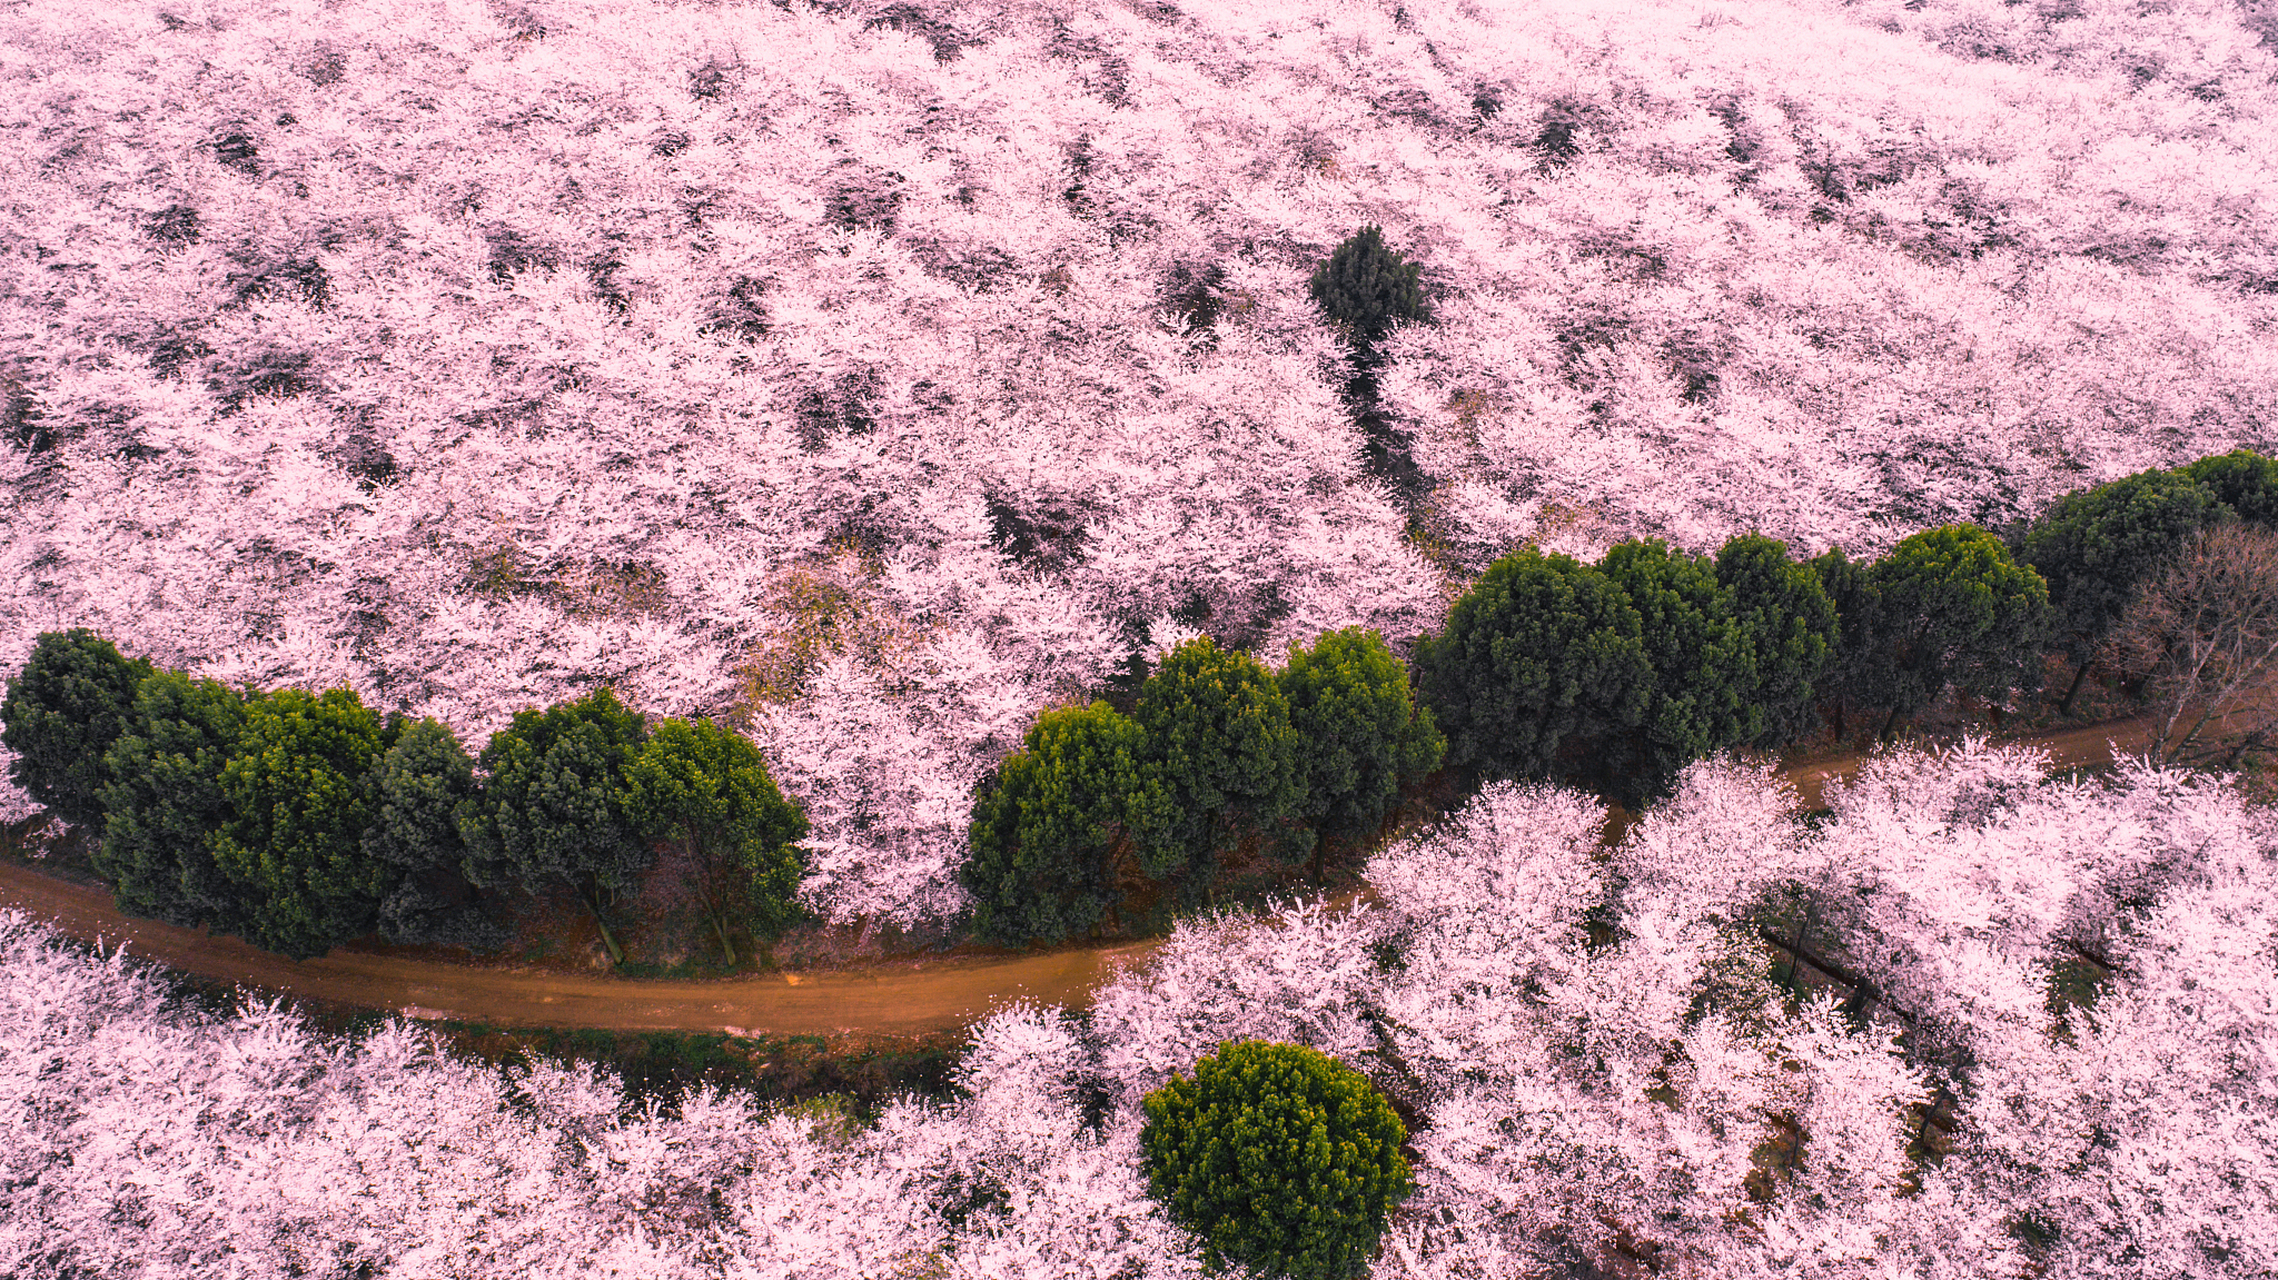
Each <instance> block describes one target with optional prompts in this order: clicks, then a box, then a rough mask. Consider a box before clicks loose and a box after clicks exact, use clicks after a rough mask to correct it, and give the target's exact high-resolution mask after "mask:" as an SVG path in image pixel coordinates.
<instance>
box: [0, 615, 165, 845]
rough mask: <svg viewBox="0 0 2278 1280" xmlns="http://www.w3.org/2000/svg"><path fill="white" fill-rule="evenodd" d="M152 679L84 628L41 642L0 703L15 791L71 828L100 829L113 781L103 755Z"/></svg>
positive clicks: (139, 663) (139, 662)
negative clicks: (143, 686)
mask: <svg viewBox="0 0 2278 1280" xmlns="http://www.w3.org/2000/svg"><path fill="white" fill-rule="evenodd" d="M150 674H151V665H150V662H149V661H148V660H147V659H142V658H136V659H134V660H132V661H129V660H128V659H127V658H125V657H122V656H121V655H120V653H119V651H118V649H117V648H116V647H115V646H113V645H112V644H111V642H110V641H108V640H105V639H103V638H102V637H101V636H98V635H96V634H95V633H94V632H92V631H89V630H87V629H86V628H84V627H75V628H73V629H71V630H69V631H50V632H47V633H46V634H44V635H42V636H41V637H40V638H39V641H38V643H36V644H35V645H33V647H32V654H31V657H30V659H29V660H27V661H26V662H25V663H24V668H23V670H22V671H20V672H18V673H17V674H16V675H15V676H13V677H12V678H10V679H9V681H8V692H7V698H6V700H5V701H0V721H5V722H6V727H5V728H4V729H0V743H5V744H7V747H8V749H9V750H11V751H13V752H15V753H16V760H15V762H14V763H13V764H12V765H10V767H9V768H10V773H11V774H12V776H13V777H14V778H15V780H16V785H18V786H20V787H22V788H23V789H24V790H25V791H27V792H29V793H30V794H31V797H32V798H33V799H34V800H37V801H39V802H40V803H41V804H43V805H46V806H47V807H48V808H49V809H51V810H53V811H55V813H56V815H57V816H59V817H61V818H63V819H64V820H65V821H66V822H69V823H71V824H73V825H74V826H83V827H87V828H90V829H93V828H95V827H97V826H99V825H100V824H101V823H102V820H103V803H102V799H101V797H100V794H99V793H100V792H101V790H102V788H103V784H104V783H106V782H108V781H109V780H110V778H109V774H108V772H107V771H106V770H105V768H104V765H103V753H104V752H106V751H109V750H110V749H111V744H112V743H114V742H116V741H118V739H119V735H120V734H121V733H123V732H124V731H125V729H126V726H127V723H128V721H129V720H130V719H131V718H132V715H133V711H134V696H135V689H136V687H137V686H139V685H140V684H141V683H142V681H143V679H144V677H146V676H148V675H150Z"/></svg>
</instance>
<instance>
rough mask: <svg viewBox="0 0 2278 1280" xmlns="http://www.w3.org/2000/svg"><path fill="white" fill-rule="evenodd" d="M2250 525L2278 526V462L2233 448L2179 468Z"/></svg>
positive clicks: (2248, 451) (2249, 451)
mask: <svg viewBox="0 0 2278 1280" xmlns="http://www.w3.org/2000/svg"><path fill="white" fill-rule="evenodd" d="M2180 470H2181V472H2182V474H2183V475H2185V476H2187V477H2189V478H2190V479H2192V480H2196V481H2198V482H2199V483H2200V484H2202V485H2205V486H2206V488H2207V491H2208V492H2209V493H2212V494H2214V495H2215V501H2217V502H2220V503H2222V504H2223V505H2224V506H2226V507H2229V508H2230V509H2231V511H2232V512H2233V513H2234V514H2236V515H2237V516H2238V518H2239V519H2241V520H2244V521H2246V522H2247V523H2248V524H2259V525H2269V526H2272V527H2278V459H2273V458H2268V457H2265V456H2263V455H2262V454H2259V453H2256V452H2255V451H2254V450H2252V449H2233V450H2231V451H2230V452H2229V453H2218V454H2216V455H2214V456H2213V457H2208V458H2201V459H2199V460H2198V461H2197V462H2194V463H2191V464H2190V465H2189V466H2186V467H2182V468H2180Z"/></svg>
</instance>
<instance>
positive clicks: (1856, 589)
mask: <svg viewBox="0 0 2278 1280" xmlns="http://www.w3.org/2000/svg"><path fill="white" fill-rule="evenodd" d="M1804 563H1805V564H1806V566H1807V567H1809V568H1810V569H1811V571H1812V573H1813V574H1814V575H1815V576H1816V577H1818V579H1819V585H1820V588H1821V589H1822V590H1824V591H1825V592H1826V593H1827V599H1828V602H1829V603H1831V604H1833V605H1834V606H1835V619H1836V631H1837V639H1836V643H1835V652H1834V654H1833V656H1832V657H1831V658H1830V659H1829V661H1828V664H1827V673H1826V676H1825V678H1824V680H1823V681H1822V683H1821V686H1820V692H1821V694H1822V696H1823V698H1824V699H1825V700H1827V701H1830V702H1832V703H1833V704H1834V706H1835V710H1836V719H1837V729H1838V731H1840V729H1841V727H1842V724H1841V722H1842V716H1843V712H1844V709H1845V708H1847V707H1880V706H1887V705H1889V702H1890V699H1889V696H1888V694H1889V690H1888V684H1889V676H1890V670H1889V663H1887V662H1886V661H1884V660H1883V651H1884V646H1883V643H1882V640H1881V637H1882V635H1883V632H1884V631H1885V630H1886V628H1885V627H1884V625H1883V618H1882V593H1881V592H1880V591H1878V590H1877V589H1876V588H1875V584H1874V582H1873V581H1872V579H1871V578H1870V577H1869V576H1868V573H1867V570H1868V568H1869V567H1871V565H1872V563H1873V562H1872V561H1867V560H1853V559H1851V558H1850V557H1849V556H1847V555H1845V554H1843V548H1841V547H1830V548H1828V549H1827V550H1826V551H1825V552H1823V553H1821V554H1820V555H1817V556H1814V557H1813V558H1811V559H1810V560H1807V561H1805V562H1804Z"/></svg>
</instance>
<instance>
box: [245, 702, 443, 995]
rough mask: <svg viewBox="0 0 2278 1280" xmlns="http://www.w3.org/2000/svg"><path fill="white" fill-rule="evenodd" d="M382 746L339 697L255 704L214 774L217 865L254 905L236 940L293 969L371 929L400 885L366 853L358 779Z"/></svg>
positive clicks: (364, 715) (360, 713)
mask: <svg viewBox="0 0 2278 1280" xmlns="http://www.w3.org/2000/svg"><path fill="white" fill-rule="evenodd" d="M388 746H389V743H388V741H387V735H386V733H385V731H384V727H383V725H382V723H381V720H380V718H379V716H377V715H375V714H373V712H372V711H371V709H370V708H368V707H366V706H364V704H363V703H362V702H361V701H359V700H358V699H357V697H356V695H355V694H354V693H353V692H352V691H350V690H347V689H331V690H327V691H326V692H325V693H324V694H323V695H322V696H318V695H314V694H310V693H307V692H305V691H303V690H300V689H279V690H276V691H275V692H272V693H268V694H263V695H260V696H257V697H254V698H251V699H249V700H248V701H247V703H246V708H245V728H244V732H243V733H241V734H240V735H239V737H238V741H237V749H236V751H234V752H233V753H232V754H231V755H230V758H229V762H228V763H227V764H225V765H223V766H222V771H221V785H222V791H223V793H224V794H226V795H227V796H228V797H229V803H230V817H229V820H228V822H227V823H225V824H224V825H223V827H222V831H221V838H220V839H219V840H218V841H217V842H216V843H215V845H214V860H215V862H217V863H218V864H219V865H220V866H221V869H222V871H223V872H224V873H225V874H226V875H228V876H229V878H230V879H231V880H232V881H234V882H236V883H237V884H238V885H239V886H240V887H241V888H242V889H243V890H244V893H245V896H246V898H247V899H248V900H249V902H250V904H251V911H250V913H249V915H250V918H249V919H248V920H247V921H246V924H245V928H244V931H243V936H244V938H245V940H246V941H248V942H250V943H252V944H253V945H255V946H257V947H261V948H263V949H265V950H269V951H275V952H277V953H279V954H281V955H286V956H290V957H292V958H294V959H296V960H305V959H308V958H310V957H313V956H320V955H323V954H324V953H325V952H326V951H328V950H330V949H331V948H333V947H334V946H336V945H338V944H340V943H342V942H346V941H348V940H349V939H351V938H356V937H361V936H362V935H364V934H366V933H369V932H371V931H372V929H373V927H374V926H375V925H376V924H377V923H378V922H379V907H380V901H381V899H383V898H385V897H386V896H387V895H388V892H389V891H390V890H392V889H393V888H394V887H395V884H396V881H397V880H398V879H399V878H400V877H399V873H398V872H397V871H396V869H395V868H393V867H390V866H389V865H388V864H387V863H385V862H382V861H380V860H379V859H377V858H373V857H370V856H368V855H367V854H365V852H364V849H363V840H364V828H365V827H366V826H367V825H368V824H369V823H370V822H371V818H372V808H373V806H372V795H371V791H370V790H369V788H368V787H367V786H366V779H367V777H368V775H369V774H370V773H371V772H372V766H373V765H374V764H376V763H378V761H379V759H380V757H381V755H382V754H383V753H384V752H386V750H387V749H388Z"/></svg>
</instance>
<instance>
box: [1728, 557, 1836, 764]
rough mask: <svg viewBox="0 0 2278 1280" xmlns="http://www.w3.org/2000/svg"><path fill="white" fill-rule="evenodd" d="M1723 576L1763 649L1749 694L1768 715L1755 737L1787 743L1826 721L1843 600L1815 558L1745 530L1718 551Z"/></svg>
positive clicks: (1738, 615)
mask: <svg viewBox="0 0 2278 1280" xmlns="http://www.w3.org/2000/svg"><path fill="white" fill-rule="evenodd" d="M1716 580H1717V583H1718V585H1720V586H1722V587H1723V588H1724V590H1725V593H1726V595H1727V596H1728V597H1729V599H1730V601H1731V608H1732V613H1733V617H1734V618H1735V619H1736V620H1737V621H1738V622H1739V623H1740V625H1741V627H1742V629H1743V630H1745V631H1746V632H1747V633H1748V635H1749V637H1750V640H1751V643H1752V645H1753V647H1754V648H1755V651H1756V664H1757V665H1756V677H1757V678H1756V687H1755V689H1754V691H1753V692H1752V693H1751V694H1750V695H1749V700H1750V701H1751V702H1752V703H1753V704H1754V705H1755V706H1756V707H1758V708H1759V709H1760V710H1761V711H1762V714H1763V724H1764V727H1763V730H1762V731H1761V732H1759V733H1758V734H1757V735H1756V737H1755V738H1754V739H1753V740H1752V743H1753V745H1755V746H1759V747H1768V748H1779V747H1784V746H1786V745H1788V744H1789V743H1792V742H1795V741H1797V740H1799V739H1802V738H1804V737H1807V736H1809V735H1810V733H1811V732H1812V730H1814V729H1816V728H1818V727H1819V711H1818V701H1817V699H1818V694H1819V690H1820V685H1821V682H1822V680H1823V679H1824V677H1825V676H1826V674H1827V671H1828V668H1829V666H1830V665H1831V664H1832V663H1833V662H1834V660H1835V657H1836V653H1837V647H1838V646H1839V645H1840V644H1841V642H1842V622H1841V619H1840V618H1839V617H1838V616H1837V614H1836V612H1835V602H1834V601H1833V600H1831V599H1829V598H1828V595H1827V588H1826V586H1825V584H1824V583H1823V582H1822V581H1821V580H1820V575H1819V574H1818V573H1817V572H1815V571H1814V568H1813V567H1812V566H1811V565H1807V564H1798V563H1796V562H1795V560H1794V559H1792V558H1791V557H1790V556H1789V555H1788V546H1787V544H1786V543H1784V542H1781V541H1780V540H1778V539H1777V538H1767V537H1764V536H1763V535H1761V534H1753V533H1751V534H1743V535H1741V536H1739V537H1736V538H1733V539H1731V540H1730V541H1727V542H1726V543H1725V544H1724V546H1723V548H1722V549H1721V550H1719V551H1718V552H1717V553H1716Z"/></svg>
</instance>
